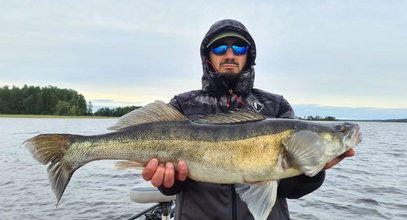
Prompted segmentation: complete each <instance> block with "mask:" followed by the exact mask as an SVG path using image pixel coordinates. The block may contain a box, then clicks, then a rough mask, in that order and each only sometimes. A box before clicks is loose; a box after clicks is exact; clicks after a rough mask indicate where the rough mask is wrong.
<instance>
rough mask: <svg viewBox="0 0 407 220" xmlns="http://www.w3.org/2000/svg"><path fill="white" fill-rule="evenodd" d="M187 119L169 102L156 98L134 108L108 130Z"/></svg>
mask: <svg viewBox="0 0 407 220" xmlns="http://www.w3.org/2000/svg"><path fill="white" fill-rule="evenodd" d="M182 120H188V118H187V117H186V116H185V115H183V114H182V113H181V112H179V111H178V110H177V109H175V108H174V107H172V106H171V105H170V104H166V103H164V102H163V101H160V100H157V101H155V102H153V103H150V104H147V105H146V106H144V107H142V108H139V109H135V110H133V111H131V112H129V113H127V114H125V115H123V116H122V117H120V118H119V120H118V121H117V122H116V124H114V125H113V126H111V127H109V128H108V129H109V130H116V131H117V130H121V129H123V128H127V127H130V126H133V125H139V124H145V123H150V122H159V121H182Z"/></svg>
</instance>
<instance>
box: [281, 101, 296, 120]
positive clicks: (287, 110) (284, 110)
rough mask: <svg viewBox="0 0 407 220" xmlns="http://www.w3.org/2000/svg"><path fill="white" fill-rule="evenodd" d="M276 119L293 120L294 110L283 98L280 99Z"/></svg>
mask: <svg viewBox="0 0 407 220" xmlns="http://www.w3.org/2000/svg"><path fill="white" fill-rule="evenodd" d="M277 118H295V113H294V110H293V108H292V107H291V105H290V103H288V101H287V100H286V99H285V98H282V99H281V102H280V108H279V111H278V114H277Z"/></svg>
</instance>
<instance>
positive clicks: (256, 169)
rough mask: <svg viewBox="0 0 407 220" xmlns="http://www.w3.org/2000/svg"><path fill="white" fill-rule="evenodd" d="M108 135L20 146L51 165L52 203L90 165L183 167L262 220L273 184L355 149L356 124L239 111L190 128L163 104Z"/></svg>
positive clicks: (42, 139) (128, 118) (41, 138)
mask: <svg viewBox="0 0 407 220" xmlns="http://www.w3.org/2000/svg"><path fill="white" fill-rule="evenodd" d="M112 128H113V129H114V130H116V131H115V132H112V133H107V134H102V135H94V136H81V135H72V134H41V135H38V136H36V137H33V138H31V139H28V140H27V141H26V145H27V147H28V148H29V150H30V151H31V153H32V155H33V156H34V158H35V159H37V160H38V161H39V162H40V163H42V164H48V163H50V165H49V167H48V175H49V179H50V182H51V185H52V189H53V191H54V193H55V195H56V197H57V200H58V202H59V200H60V199H61V197H62V194H63V193H64V191H65V188H66V186H67V184H68V182H69V180H70V178H71V176H72V174H73V173H74V172H75V170H76V169H78V168H80V167H81V166H83V165H85V164H86V163H88V162H91V161H94V160H102V159H114V160H130V161H136V162H137V163H138V164H139V165H140V166H141V167H142V166H145V165H146V164H147V162H148V161H149V160H150V159H151V158H157V159H158V160H159V161H160V162H167V161H172V162H177V161H179V160H185V161H186V163H187V165H188V170H189V178H191V179H193V180H196V181H203V182H211V183H230V184H232V183H235V184H236V191H237V193H238V194H239V195H240V197H241V199H242V200H243V201H245V202H246V203H247V205H248V207H249V210H250V212H251V213H252V214H253V216H254V217H255V219H256V220H260V219H266V218H267V216H268V215H269V213H270V211H271V209H272V207H273V205H274V202H275V198H276V193H277V183H278V180H279V179H283V178H287V177H292V176H296V175H300V174H302V173H305V174H306V175H308V176H314V175H316V174H317V173H318V172H320V171H321V170H322V169H323V167H324V165H325V164H326V163H327V162H329V161H331V160H332V159H333V158H335V157H337V156H338V155H340V154H342V153H344V152H345V151H346V150H348V149H350V148H352V147H354V146H356V145H357V144H358V143H359V142H360V141H361V134H360V133H359V126H358V125H357V124H352V123H334V124H329V123H312V122H305V121H301V120H294V119H266V118H265V117H264V116H262V115H259V114H257V113H254V112H251V111H245V110H238V111H235V112H233V113H230V114H220V115H211V116H201V117H198V118H197V119H195V120H193V121H191V120H188V118H187V117H186V116H184V115H183V114H182V113H180V112H179V111H177V110H176V109H174V108H173V107H171V106H170V105H168V104H165V103H163V102H161V101H156V102H154V103H151V104H148V105H146V106H145V107H144V108H140V109H136V110H134V111H133V112H130V113H129V114H127V115H125V116H123V117H122V118H120V119H119V120H118V122H117V124H116V125H114V126H113V127H112Z"/></svg>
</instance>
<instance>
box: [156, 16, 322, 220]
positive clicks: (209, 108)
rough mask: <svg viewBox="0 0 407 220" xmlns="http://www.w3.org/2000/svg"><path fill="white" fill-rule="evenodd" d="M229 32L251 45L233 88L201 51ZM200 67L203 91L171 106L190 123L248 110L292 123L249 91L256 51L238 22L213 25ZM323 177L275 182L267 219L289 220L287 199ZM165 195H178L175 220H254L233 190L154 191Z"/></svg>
mask: <svg viewBox="0 0 407 220" xmlns="http://www.w3.org/2000/svg"><path fill="white" fill-rule="evenodd" d="M224 30H233V31H237V32H239V33H241V34H242V35H243V36H244V37H245V38H246V39H248V40H249V41H250V42H251V45H250V47H249V51H248V61H247V65H246V67H245V69H244V70H243V72H242V73H241V74H240V76H239V78H238V80H237V82H236V83H235V84H234V86H233V87H231V86H230V83H228V82H227V81H226V80H224V79H223V78H222V77H221V76H220V75H219V74H218V73H216V72H214V70H213V69H212V67H211V65H210V64H209V63H208V54H207V49H206V45H207V44H208V43H209V41H210V40H211V38H212V37H213V36H215V35H216V34H217V33H219V32H221V31H224ZM201 58H202V62H203V72H204V73H203V77H202V89H201V90H194V91H190V92H186V93H182V94H180V95H177V96H175V97H174V98H173V99H172V100H171V101H170V104H171V105H172V106H174V107H175V108H177V109H178V110H180V111H181V112H182V113H184V114H185V115H186V116H188V117H189V118H191V119H193V118H194V117H196V116H198V115H205V114H214V113H224V112H228V111H229V110H233V109H236V108H239V109H250V110H252V111H256V112H259V113H261V114H263V115H264V116H266V117H269V118H294V117H295V116H294V111H293V109H292V108H291V106H290V104H289V103H288V102H287V101H286V100H285V99H284V98H283V97H282V96H280V95H276V94H272V93H268V92H265V91H262V90H260V89H254V88H253V82H254V65H255V58H256V48H255V43H254V40H253V38H252V37H251V36H250V34H249V32H248V31H247V29H246V28H245V27H244V26H243V24H241V23H240V22H238V21H235V20H230V19H227V20H221V21H219V22H217V23H215V24H214V25H213V26H212V27H211V28H210V29H209V31H208V33H207V34H206V36H205V37H204V39H203V41H202V44H201ZM324 177H325V173H324V172H321V173H320V174H318V175H316V176H315V177H312V178H310V177H307V176H304V175H301V176H297V177H293V178H287V179H283V180H280V182H279V187H278V196H277V200H276V203H275V205H274V207H273V210H272V212H271V214H270V216H269V218H268V219H290V217H289V213H288V207H287V201H286V198H299V197H302V196H304V195H306V194H308V193H310V192H312V191H314V190H316V189H317V188H319V187H320V186H321V184H322V182H323V180H324ZM159 190H160V191H161V192H162V193H164V194H166V195H174V194H177V201H176V212H175V216H176V218H175V219H177V220H187V219H194V220H195V219H205V220H208V219H242V220H247V219H253V217H252V215H251V214H250V212H249V210H248V208H247V206H246V204H245V203H244V202H242V201H241V200H240V198H239V196H238V195H237V194H236V192H235V186H234V185H233V184H213V183H203V182H197V181H193V180H191V179H187V180H186V181H184V182H179V181H176V182H175V184H174V186H173V187H171V188H164V187H159Z"/></svg>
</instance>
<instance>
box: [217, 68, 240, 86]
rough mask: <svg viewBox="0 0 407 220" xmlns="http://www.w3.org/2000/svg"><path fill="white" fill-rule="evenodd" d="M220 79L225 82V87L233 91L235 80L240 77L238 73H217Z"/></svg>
mask: <svg viewBox="0 0 407 220" xmlns="http://www.w3.org/2000/svg"><path fill="white" fill-rule="evenodd" d="M219 75H220V78H221V79H222V80H223V82H225V84H226V85H227V87H228V88H229V89H233V88H234V87H235V85H236V82H237V79H238V78H239V76H240V73H231V72H226V73H219Z"/></svg>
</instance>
